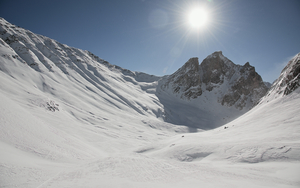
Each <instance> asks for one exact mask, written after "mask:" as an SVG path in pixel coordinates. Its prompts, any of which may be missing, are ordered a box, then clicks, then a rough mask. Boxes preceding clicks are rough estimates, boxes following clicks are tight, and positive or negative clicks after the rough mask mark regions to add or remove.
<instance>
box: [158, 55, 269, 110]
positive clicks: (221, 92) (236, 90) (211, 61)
mask: <svg viewBox="0 0 300 188" xmlns="http://www.w3.org/2000/svg"><path fill="white" fill-rule="evenodd" d="M161 89H162V90H169V89H171V90H172V91H173V93H174V94H175V95H177V96H179V97H180V98H182V99H188V100H192V99H196V98H198V97H200V98H201V96H202V94H203V92H211V93H214V94H216V98H215V100H217V101H218V102H219V103H220V104H221V105H226V106H235V107H236V108H238V109H243V108H244V107H252V106H253V105H254V104H256V103H257V101H258V100H259V99H260V98H261V97H263V96H264V95H265V94H266V92H267V90H268V87H267V86H266V85H265V84H264V82H263V80H262V78H261V76H260V75H259V74H258V73H257V72H256V71H255V68H254V67H253V66H251V65H250V64H249V62H247V63H246V64H245V65H244V66H241V65H236V64H234V63H233V62H232V61H230V60H229V59H228V58H226V57H225V56H223V54H222V52H221V51H217V52H214V53H213V54H211V55H209V56H208V57H207V58H205V59H204V60H203V61H202V63H201V64H200V65H199V62H198V58H191V59H190V60H188V62H186V63H185V64H184V65H183V66H182V67H181V68H180V69H178V70H177V71H176V72H175V73H174V74H172V75H170V76H169V77H167V78H165V79H164V80H161Z"/></svg>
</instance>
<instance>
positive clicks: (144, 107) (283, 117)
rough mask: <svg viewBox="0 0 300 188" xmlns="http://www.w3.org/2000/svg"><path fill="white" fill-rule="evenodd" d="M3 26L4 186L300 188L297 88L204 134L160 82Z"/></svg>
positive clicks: (0, 121)
mask: <svg viewBox="0 0 300 188" xmlns="http://www.w3.org/2000/svg"><path fill="white" fill-rule="evenodd" d="M0 21H1V28H0V35H1V37H2V38H0V81H1V84H0V130H1V131H0V150H1V154H0V187H1V188H2V187H3V188H4V187H5V188H6V187H22V188H23V187H25V188H26V187H37V188H46V187H105V188H109V187H112V188H127V187H128V188H141V187H143V188H144V187H146V188H147V187H149V188H150V187H151V188H152V187H157V188H165V187H174V188H182V187H191V188H193V187H195V188H196V187H225V188H226V187H228V188H229V187H230V188H232V187H247V188H248V187H254V188H259V187H261V188H265V187H272V188H274V187H275V188H276V187H278V188H296V187H300V116H299V109H300V95H299V94H300V89H299V88H298V89H296V90H295V91H293V92H292V93H290V94H289V95H283V94H276V95H275V94H272V93H271V94H270V95H269V96H266V97H265V98H263V99H262V100H261V101H260V103H259V104H258V105H257V106H255V107H254V108H253V109H251V110H250V111H248V112H247V113H245V114H244V115H242V116H240V117H238V118H237V119H235V120H233V121H231V122H229V123H227V124H224V125H222V126H221V127H219V128H216V129H211V130H205V131H204V130H201V129H199V128H196V127H197V126H195V127H189V126H185V125H184V124H183V123H182V122H184V121H185V120H186V121H188V120H189V118H191V119H192V121H196V120H197V118H196V117H191V116H190V114H189V113H190V112H191V109H190V107H194V106H189V105H188V103H187V102H178V103H175V102H174V103H172V99H173V98H170V97H169V96H168V94H167V93H160V94H159V97H158V96H157V93H156V88H157V85H158V80H159V79H161V78H160V77H156V76H152V75H147V74H144V73H139V72H132V71H129V70H125V69H122V68H120V67H117V66H114V65H111V64H109V63H107V62H106V61H104V60H102V59H100V58H98V57H96V56H94V55H93V54H91V53H90V52H88V51H84V50H79V49H75V48H71V47H68V46H67V45H63V44H60V43H58V42H57V41H54V40H52V39H49V38H47V37H44V36H40V35H36V34H34V33H31V32H30V31H27V30H25V29H22V28H16V27H14V26H12V25H10V24H9V23H7V22H6V21H5V20H4V19H0ZM5 28H6V29H5ZM7 28H9V29H7ZM4 38H5V40H4ZM274 92H275V90H274ZM274 96H276V97H274ZM174 100H175V99H174ZM178 104H183V105H182V106H178ZM164 105H168V106H167V107H168V109H172V108H174V109H175V108H179V107H181V108H182V111H181V114H180V115H181V117H187V118H186V119H182V118H179V117H178V119H180V123H178V124H172V123H168V122H165V118H166V112H165V106H164ZM210 108H213V107H210ZM224 108H225V107H224ZM192 109H193V108H192ZM212 110H213V109H212ZM215 110H217V109H215ZM178 112H179V111H178V109H176V113H178ZM167 113H170V111H168V112H167ZM176 113H175V114H174V116H173V117H174V119H176V118H175V116H177V114H176ZM193 113H194V112H193ZM202 118H204V117H202V116H201V114H199V117H198V120H199V121H201V119H202ZM216 118H218V117H217V116H216ZM203 121H205V120H203ZM207 123H209V122H207ZM208 127H209V126H208Z"/></svg>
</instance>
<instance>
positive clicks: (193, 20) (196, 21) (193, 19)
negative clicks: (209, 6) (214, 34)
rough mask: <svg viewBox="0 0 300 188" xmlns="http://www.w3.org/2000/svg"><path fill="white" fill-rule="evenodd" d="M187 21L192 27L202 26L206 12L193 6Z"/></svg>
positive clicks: (206, 16) (203, 25)
mask: <svg viewBox="0 0 300 188" xmlns="http://www.w3.org/2000/svg"><path fill="white" fill-rule="evenodd" d="M188 21H189V24H190V26H192V27H193V28H197V29H198V28H203V27H205V25H206V24H207V21H208V15H207V12H206V11H205V10H204V9H202V8H195V9H193V10H192V11H191V12H190V13H189V15H188Z"/></svg>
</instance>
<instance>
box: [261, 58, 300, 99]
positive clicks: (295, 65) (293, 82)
mask: <svg viewBox="0 0 300 188" xmlns="http://www.w3.org/2000/svg"><path fill="white" fill-rule="evenodd" d="M299 86H300V53H298V54H297V55H296V56H294V57H293V58H292V59H291V60H290V61H289V62H288V64H287V65H286V67H285V68H284V69H283V70H282V71H281V74H280V76H279V78H278V79H277V80H276V81H275V82H274V83H273V85H272V86H271V88H270V90H269V91H268V93H267V94H266V96H264V97H263V98H262V99H261V100H260V103H263V102H268V101H270V100H273V99H275V98H278V97H283V96H286V95H290V94H291V93H292V92H294V91H295V90H297V89H298V88H299Z"/></svg>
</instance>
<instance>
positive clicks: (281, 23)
mask: <svg viewBox="0 0 300 188" xmlns="http://www.w3.org/2000/svg"><path fill="white" fill-rule="evenodd" d="M196 6H201V7H204V9H205V10H206V11H207V12H208V16H207V17H208V21H207V24H206V25H204V26H203V27H202V28H200V29H194V28H192V27H190V25H189V24H188V19H187V15H188V13H189V12H190V10H191V9H192V8H193V7H196ZM0 17H3V18H4V19H6V20H7V21H9V22H11V23H12V24H15V25H18V26H20V27H23V28H25V29H28V30H31V31H32V32H34V33H38V34H41V35H45V36H47V37H50V38H52V39H55V40H57V41H59V42H61V43H64V44H67V45H69V46H72V47H76V48H80V49H84V50H89V51H91V52H92V53H94V54H95V55H97V56H99V57H100V58H103V59H105V60H107V61H108V62H110V63H111V64H115V65H118V66H121V67H123V68H126V69H129V70H132V71H142V72H146V73H148V74H154V75H160V76H161V75H166V74H172V73H173V72H175V71H176V70H177V69H178V68H180V67H181V66H182V65H183V64H184V63H185V62H186V61H187V60H188V59H189V58H191V57H199V61H200V62H201V61H202V60H203V59H204V58H205V57H207V56H208V55H209V54H211V53H213V52H214V51H219V50H221V51H223V55H225V56H226V57H227V58H229V59H230V60H232V61H233V62H234V63H235V64H240V65H244V64H245V63H246V62H250V64H251V65H253V66H255V68H256V71H257V72H258V73H259V74H260V75H261V76H262V77H263V79H264V80H265V81H269V82H272V81H274V80H275V79H276V78H277V77H278V76H279V73H280V71H281V70H282V68H283V67H284V66H285V65H286V63H287V61H288V60H289V59H290V58H291V57H292V56H294V55H295V54H297V53H299V52H300V33H299V32H300V1H299V0H251V1H248V0H198V1H197V0H94V1H92V0H82V1H77V0H51V1H50V0H26V1H25V0H2V1H1V2H0Z"/></svg>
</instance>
